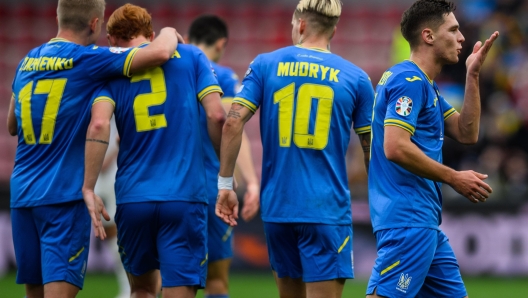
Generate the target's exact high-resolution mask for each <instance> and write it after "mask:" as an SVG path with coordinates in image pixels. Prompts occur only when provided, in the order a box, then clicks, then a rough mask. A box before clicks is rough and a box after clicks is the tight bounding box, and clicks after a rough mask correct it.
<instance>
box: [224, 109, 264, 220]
mask: <svg viewBox="0 0 528 298" xmlns="http://www.w3.org/2000/svg"><path fill="white" fill-rule="evenodd" d="M222 105H223V106H224V110H225V111H226V112H227V113H229V111H230V109H231V102H222ZM236 165H237V167H238V169H239V170H240V174H242V177H243V178H244V181H245V182H246V194H245V195H244V208H242V218H243V219H244V220H245V221H249V220H251V219H252V218H253V217H255V215H256V214H257V212H258V210H259V206H260V184H259V180H258V177H257V173H256V172H255V166H254V164H253V157H252V155H251V143H250V141H249V138H248V137H247V134H246V132H245V131H242V142H241V144H240V152H239V154H238V158H237V160H236Z"/></svg>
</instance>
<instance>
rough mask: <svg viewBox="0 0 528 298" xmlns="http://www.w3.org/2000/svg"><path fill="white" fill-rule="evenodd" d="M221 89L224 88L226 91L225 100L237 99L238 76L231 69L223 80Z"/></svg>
mask: <svg viewBox="0 0 528 298" xmlns="http://www.w3.org/2000/svg"><path fill="white" fill-rule="evenodd" d="M220 87H222V91H224V98H227V99H229V98H231V99H232V98H233V97H235V95H236V92H237V88H238V76H237V75H236V74H235V72H234V71H232V70H231V69H229V71H228V72H227V73H226V74H225V76H224V77H223V78H222V81H221V82H220ZM222 100H223V99H222Z"/></svg>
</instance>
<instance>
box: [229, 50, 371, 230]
mask: <svg viewBox="0 0 528 298" xmlns="http://www.w3.org/2000/svg"><path fill="white" fill-rule="evenodd" d="M242 84H243V86H242V90H241V92H240V93H239V94H237V97H236V98H235V100H234V102H235V103H239V104H242V105H244V106H246V107H248V108H249V109H251V110H253V111H255V110H256V108H257V107H258V106H259V105H260V108H261V110H260V111H261V112H260V113H261V114H260V127H261V135H262V143H263V149H264V151H263V166H262V192H261V201H262V204H261V206H262V214H263V220H264V221H267V222H310V223H327V224H349V223H350V222H351V212H350V192H349V189H348V179H347V173H346V162H345V155H346V151H347V148H348V144H349V140H350V129H351V127H352V123H353V122H354V128H355V129H356V132H358V133H362V132H369V131H370V117H371V113H372V99H373V90H372V86H371V84H370V80H369V78H368V76H367V75H366V74H365V72H363V71H362V70H361V69H360V68H358V67H356V66H355V65H353V64H352V63H350V62H348V61H346V60H344V59H343V58H341V57H339V56H337V55H335V54H332V53H330V52H329V51H326V50H321V49H308V48H303V47H299V46H291V47H287V48H283V49H280V50H277V51H275V52H272V53H268V54H263V55H260V56H258V57H257V58H256V59H255V61H254V62H253V63H252V64H251V65H250V68H249V70H248V72H247V73H246V78H245V79H244V81H243V82H242ZM258 94H260V95H258ZM259 97H260V98H259Z"/></svg>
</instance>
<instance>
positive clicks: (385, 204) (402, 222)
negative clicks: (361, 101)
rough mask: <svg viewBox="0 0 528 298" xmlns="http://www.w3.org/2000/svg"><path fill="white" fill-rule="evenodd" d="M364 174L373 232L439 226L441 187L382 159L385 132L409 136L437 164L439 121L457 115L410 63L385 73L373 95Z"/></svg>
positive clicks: (441, 130) (441, 129) (440, 140)
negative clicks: (391, 128)
mask: <svg viewBox="0 0 528 298" xmlns="http://www.w3.org/2000/svg"><path fill="white" fill-rule="evenodd" d="M376 91H377V93H376V99H375V105H374V114H373V116H372V147H371V160H370V173H369V184H368V185H369V201H370V202H369V203H370V216H371V218H372V225H373V227H374V231H378V230H382V229H389V228H402V227H421V228H432V229H438V226H439V225H440V223H441V211H442V193H441V190H440V188H441V183H439V182H435V181H432V180H429V179H426V178H423V177H420V176H418V175H415V174H413V173H411V172H409V171H407V170H406V169H404V168H402V167H400V166H399V165H397V164H395V163H393V162H391V161H389V160H388V159H387V158H386V157H385V151H384V149H383V141H384V136H385V129H384V127H385V126H388V125H393V126H398V127H400V128H401V129H404V130H406V131H408V132H409V133H410V134H411V135H412V136H411V141H412V142H413V143H414V144H416V146H418V148H420V150H422V151H423V152H424V153H425V154H426V155H427V156H428V157H430V158H431V159H433V160H435V161H437V162H439V163H442V145H443V143H444V121H445V119H447V118H449V117H450V116H452V115H453V114H455V113H456V111H455V109H454V108H453V107H452V106H451V105H449V103H447V101H445V99H444V98H443V97H442V96H440V92H439V91H438V86H437V85H436V83H435V82H433V81H431V80H430V79H429V78H428V77H427V75H426V74H425V73H424V72H423V71H422V70H421V69H420V68H419V67H418V65H416V64H415V63H413V62H412V61H404V62H402V63H400V64H397V65H395V66H393V67H392V68H390V69H389V70H388V71H386V72H385V73H384V74H383V76H382V78H381V80H380V82H379V84H378V87H377V89H376Z"/></svg>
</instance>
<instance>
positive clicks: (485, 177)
mask: <svg viewBox="0 0 528 298" xmlns="http://www.w3.org/2000/svg"><path fill="white" fill-rule="evenodd" d="M471 173H472V174H473V175H475V176H477V178H479V179H480V180H484V179H487V178H488V175H486V174H481V173H478V172H475V171H471Z"/></svg>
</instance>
